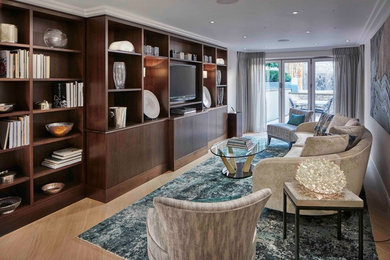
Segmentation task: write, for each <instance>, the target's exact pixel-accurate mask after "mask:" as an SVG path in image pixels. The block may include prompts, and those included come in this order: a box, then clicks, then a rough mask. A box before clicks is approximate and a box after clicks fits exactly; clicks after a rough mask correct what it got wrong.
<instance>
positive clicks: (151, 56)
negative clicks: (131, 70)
mask: <svg viewBox="0 0 390 260" xmlns="http://www.w3.org/2000/svg"><path fill="white" fill-rule="evenodd" d="M144 58H145V59H157V60H166V59H168V57H166V56H153V55H144Z"/></svg>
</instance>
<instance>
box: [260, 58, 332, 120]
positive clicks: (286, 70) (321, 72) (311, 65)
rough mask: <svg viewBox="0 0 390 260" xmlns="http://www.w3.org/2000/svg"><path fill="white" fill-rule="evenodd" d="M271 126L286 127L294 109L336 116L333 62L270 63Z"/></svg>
mask: <svg viewBox="0 0 390 260" xmlns="http://www.w3.org/2000/svg"><path fill="white" fill-rule="evenodd" d="M265 86H266V95H267V123H268V124H272V123H279V122H281V123H285V122H287V121H288V117H289V111H290V108H296V109H303V110H314V111H315V118H313V119H315V120H318V118H319V117H320V116H321V113H323V112H326V113H334V97H333V95H334V72H333V60H332V59H331V58H321V59H296V60H268V61H266V66H265Z"/></svg>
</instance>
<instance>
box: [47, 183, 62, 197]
mask: <svg viewBox="0 0 390 260" xmlns="http://www.w3.org/2000/svg"><path fill="white" fill-rule="evenodd" d="M64 187H65V184H64V183H62V182H53V183H48V184H46V185H43V186H42V191H43V192H44V193H46V194H56V193H58V192H60V191H61V190H62V189H63V188H64Z"/></svg>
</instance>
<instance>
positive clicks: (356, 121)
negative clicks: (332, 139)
mask: <svg viewBox="0 0 390 260" xmlns="http://www.w3.org/2000/svg"><path fill="white" fill-rule="evenodd" d="M359 125H360V122H359V119H357V118H352V119H350V120H349V121H348V122H347V123H346V124H345V126H359Z"/></svg>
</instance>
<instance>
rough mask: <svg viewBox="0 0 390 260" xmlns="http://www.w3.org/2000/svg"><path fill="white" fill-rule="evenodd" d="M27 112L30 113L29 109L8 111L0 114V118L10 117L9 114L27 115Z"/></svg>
mask: <svg viewBox="0 0 390 260" xmlns="http://www.w3.org/2000/svg"><path fill="white" fill-rule="evenodd" d="M29 113H30V111H27V110H23V111H12V112H9V113H3V114H0V118H4V117H11V116H23V115H28V114H29Z"/></svg>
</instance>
